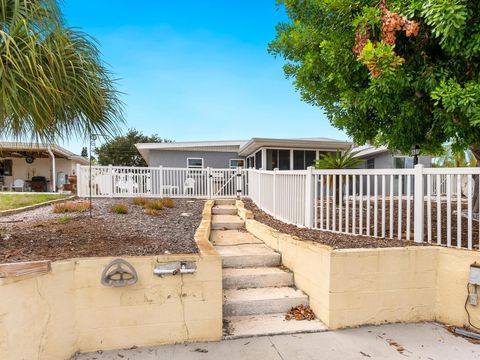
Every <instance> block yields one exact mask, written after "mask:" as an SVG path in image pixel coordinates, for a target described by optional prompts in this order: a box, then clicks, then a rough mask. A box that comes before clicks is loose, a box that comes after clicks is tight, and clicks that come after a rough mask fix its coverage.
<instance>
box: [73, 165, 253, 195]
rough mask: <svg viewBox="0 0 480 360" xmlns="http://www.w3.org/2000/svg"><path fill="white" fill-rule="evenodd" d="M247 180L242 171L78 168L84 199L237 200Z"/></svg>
mask: <svg viewBox="0 0 480 360" xmlns="http://www.w3.org/2000/svg"><path fill="white" fill-rule="evenodd" d="M244 177H245V174H242V171H241V170H240V169H211V168H207V169H186V168H164V167H158V168H155V167H122V166H92V167H91V168H90V166H77V179H78V180H77V181H78V183H77V192H78V195H79V196H82V197H88V196H92V197H135V196H145V197H164V196H169V197H177V198H180V197H184V198H190V197H193V198H222V197H236V196H237V195H240V193H241V190H242V188H243V187H244V183H243V179H244Z"/></svg>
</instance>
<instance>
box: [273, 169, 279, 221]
mask: <svg viewBox="0 0 480 360" xmlns="http://www.w3.org/2000/svg"><path fill="white" fill-rule="evenodd" d="M277 170H278V168H275V169H273V217H275V218H276V217H277Z"/></svg>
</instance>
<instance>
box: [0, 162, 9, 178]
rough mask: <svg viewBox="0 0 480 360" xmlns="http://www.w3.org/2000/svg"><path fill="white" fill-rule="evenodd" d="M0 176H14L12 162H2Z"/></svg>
mask: <svg viewBox="0 0 480 360" xmlns="http://www.w3.org/2000/svg"><path fill="white" fill-rule="evenodd" d="M0 176H12V160H0Z"/></svg>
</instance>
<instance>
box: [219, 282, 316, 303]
mask: <svg viewBox="0 0 480 360" xmlns="http://www.w3.org/2000/svg"><path fill="white" fill-rule="evenodd" d="M223 297H224V300H225V302H226V303H234V302H235V303H236V302H244V301H264V300H277V299H299V300H304V299H307V295H305V293H304V292H303V291H301V290H298V289H295V288H292V287H286V286H285V287H265V288H250V289H227V290H224V292H223Z"/></svg>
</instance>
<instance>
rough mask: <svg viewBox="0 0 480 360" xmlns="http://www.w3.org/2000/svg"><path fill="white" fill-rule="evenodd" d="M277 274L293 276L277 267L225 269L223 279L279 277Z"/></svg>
mask: <svg viewBox="0 0 480 360" xmlns="http://www.w3.org/2000/svg"><path fill="white" fill-rule="evenodd" d="M277 274H281V275H283V274H288V275H292V276H293V274H292V273H291V272H288V271H285V270H282V269H279V268H276V267H251V268H230V269H223V277H224V278H225V277H232V276H248V275H252V276H253V275H256V276H262V275H277Z"/></svg>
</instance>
